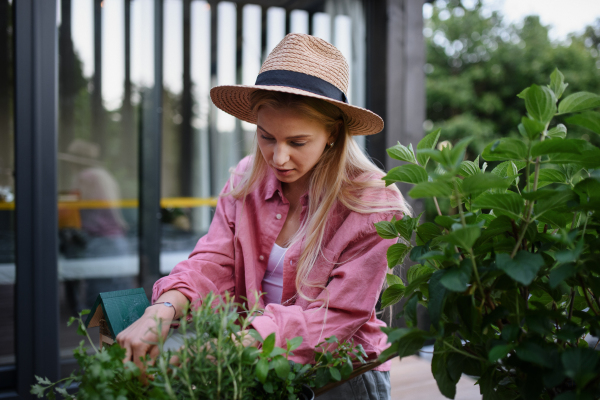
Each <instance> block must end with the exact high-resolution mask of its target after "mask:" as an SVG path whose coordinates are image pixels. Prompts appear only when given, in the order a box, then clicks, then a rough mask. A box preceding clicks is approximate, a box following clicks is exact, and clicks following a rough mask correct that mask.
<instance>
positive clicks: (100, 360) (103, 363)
mask: <svg viewBox="0 0 600 400" xmlns="http://www.w3.org/2000/svg"><path fill="white" fill-rule="evenodd" d="M257 303H258V302H256V304H257ZM240 309H242V310H243V311H241V312H239V310H240ZM256 312H257V308H256V306H255V307H254V308H252V309H250V310H248V309H244V308H243V306H242V305H240V304H236V303H234V302H233V299H232V298H231V297H230V296H229V294H225V296H222V297H218V296H216V295H214V294H209V295H208V296H207V297H206V299H204V302H203V303H202V305H200V306H199V307H197V308H195V309H193V310H191V311H190V315H191V318H188V319H187V320H186V319H183V320H182V321H181V328H180V330H181V331H182V333H183V346H182V347H181V348H180V349H178V350H176V351H166V350H165V351H162V349H163V345H164V341H163V340H162V339H161V340H160V342H159V343H157V345H158V346H159V348H160V349H161V351H160V354H159V356H158V357H157V358H156V359H155V360H152V362H150V359H149V358H147V359H146V360H145V365H146V374H147V376H148V383H147V384H146V385H144V384H142V383H141V380H140V379H139V378H140V375H141V371H140V370H139V368H138V367H137V366H136V365H135V364H134V363H133V362H127V363H125V364H124V363H123V362H122V360H123V358H124V357H125V350H124V349H122V348H121V347H120V346H119V345H118V344H115V345H113V346H110V347H108V348H106V347H105V348H102V349H100V350H99V349H97V348H96V347H95V346H94V344H93V342H92V340H91V338H90V336H89V333H88V332H87V330H86V328H85V325H84V322H83V319H82V317H83V316H84V315H87V314H88V313H89V311H88V310H84V311H83V312H81V313H80V315H79V317H78V318H72V319H71V321H70V322H69V323H70V324H71V323H73V322H75V321H77V322H78V324H79V326H78V333H80V334H81V335H83V336H87V338H88V340H89V343H90V345H91V346H92V348H93V352H92V353H91V354H89V353H88V352H87V349H86V348H85V346H84V341H82V342H81V343H80V346H79V347H78V348H77V349H75V351H74V355H75V358H76V359H77V361H78V363H79V367H80V368H79V370H77V371H75V372H73V373H72V374H71V376H70V377H68V378H65V379H62V380H60V381H58V382H55V383H52V382H50V381H49V380H48V379H45V378H44V379H42V378H39V377H36V378H37V380H38V383H37V384H36V385H34V386H33V387H32V390H31V393H33V394H35V395H37V396H38V397H40V398H41V397H43V396H44V395H46V396H48V398H50V399H54V398H56V394H59V395H61V396H62V397H63V398H72V399H75V398H77V399H102V400H105V399H108V400H111V399H114V400H125V399H156V400H163V399H170V400H171V399H232V400H238V399H239V400H246V399H272V398H279V399H289V400H294V399H299V400H302V399H306V398H308V397H306V392H307V388H308V387H314V388H320V387H322V386H324V385H326V384H327V383H329V382H330V381H333V382H335V381H340V380H342V379H346V378H348V377H349V376H350V374H351V373H352V371H353V366H352V364H353V362H356V361H360V362H363V363H364V362H365V361H364V357H365V356H366V355H365V352H364V350H363V348H362V346H361V345H357V346H354V344H353V343H349V342H343V343H339V342H338V340H337V339H336V338H335V336H332V337H330V338H326V339H325V341H324V342H322V343H319V345H317V347H316V348H315V363H314V364H307V365H302V364H297V363H294V362H292V361H290V360H288V357H289V356H291V355H293V350H295V349H296V348H298V347H299V346H300V345H301V344H302V338H301V337H296V338H293V339H288V340H286V343H287V346H286V348H285V349H282V348H279V347H276V346H275V334H271V335H269V336H268V337H267V338H265V339H263V338H262V337H261V336H260V335H259V334H258V332H256V331H255V330H252V329H249V326H250V323H251V316H252V315H253V314H254V313H256ZM186 314H187V312H186ZM159 331H160V323H159ZM186 333H193V334H189V335H187V334H186ZM248 335H251V336H252V337H253V338H255V339H256V340H257V341H258V342H260V348H257V347H254V346H248V347H246V346H244V344H243V342H244V339H246V337H247V336H248ZM70 386H72V387H71V388H70V391H71V394H69V392H68V391H67V388H69V387H70ZM308 391H309V392H310V390H308Z"/></svg>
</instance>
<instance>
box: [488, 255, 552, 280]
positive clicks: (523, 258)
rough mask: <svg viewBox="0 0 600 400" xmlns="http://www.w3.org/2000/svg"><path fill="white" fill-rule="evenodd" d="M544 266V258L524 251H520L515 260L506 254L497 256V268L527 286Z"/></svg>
mask: <svg viewBox="0 0 600 400" xmlns="http://www.w3.org/2000/svg"><path fill="white" fill-rule="evenodd" d="M542 265H544V259H543V258H542V256H540V255H539V254H532V253H530V252H528V251H524V250H521V251H519V252H518V253H517V254H516V255H515V258H513V259H511V258H510V256H509V255H508V254H505V253H500V254H496V266H497V267H498V268H500V269H501V270H502V271H504V272H505V273H506V274H507V275H508V276H510V277H511V278H512V279H514V280H515V281H517V282H519V283H521V284H522V285H525V286H528V285H529V284H530V283H531V282H532V281H533V279H534V278H535V277H536V275H537V273H538V271H539V270H540V268H541V267H542Z"/></svg>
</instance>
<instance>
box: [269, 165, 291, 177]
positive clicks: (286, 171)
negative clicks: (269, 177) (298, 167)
mask: <svg viewBox="0 0 600 400" xmlns="http://www.w3.org/2000/svg"><path fill="white" fill-rule="evenodd" d="M273 168H274V169H275V172H277V174H279V175H281V176H287V175H289V174H291V173H292V171H293V169H279V168H275V167H273Z"/></svg>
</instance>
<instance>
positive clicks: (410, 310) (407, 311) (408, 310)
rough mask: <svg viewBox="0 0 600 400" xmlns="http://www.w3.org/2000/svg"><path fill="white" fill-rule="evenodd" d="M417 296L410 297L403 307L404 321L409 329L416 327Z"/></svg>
mask: <svg viewBox="0 0 600 400" xmlns="http://www.w3.org/2000/svg"><path fill="white" fill-rule="evenodd" d="M418 302H419V297H418V296H412V297H411V298H410V300H409V301H407V302H406V304H405V305H404V308H403V309H404V320H405V322H406V325H407V326H409V327H412V326H417V304H418Z"/></svg>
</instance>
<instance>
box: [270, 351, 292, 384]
mask: <svg viewBox="0 0 600 400" xmlns="http://www.w3.org/2000/svg"><path fill="white" fill-rule="evenodd" d="M271 364H272V365H273V369H274V370H275V373H276V374H277V376H278V377H279V379H283V380H286V379H287V377H288V375H289V373H290V363H289V362H288V360H287V358H285V357H283V356H277V357H275V358H273V360H272V361H271Z"/></svg>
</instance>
